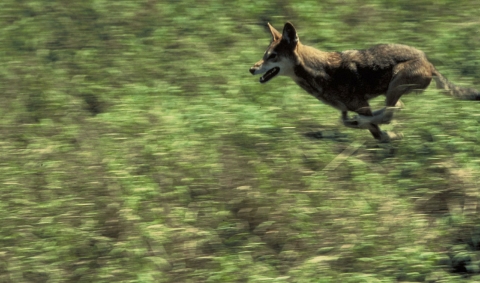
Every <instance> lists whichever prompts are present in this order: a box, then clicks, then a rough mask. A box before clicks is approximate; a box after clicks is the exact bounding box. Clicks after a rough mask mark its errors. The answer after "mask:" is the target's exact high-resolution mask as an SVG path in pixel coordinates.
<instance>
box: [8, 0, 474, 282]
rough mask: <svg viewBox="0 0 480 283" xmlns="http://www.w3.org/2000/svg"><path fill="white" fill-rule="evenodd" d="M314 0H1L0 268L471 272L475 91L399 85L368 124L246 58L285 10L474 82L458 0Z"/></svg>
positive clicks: (400, 275)
mask: <svg viewBox="0 0 480 283" xmlns="http://www.w3.org/2000/svg"><path fill="white" fill-rule="evenodd" d="M317 2H318V1H301V2H298V3H294V2H291V1H283V0H282V1H280V0H279V1H269V2H267V1H256V2H255V3H254V4H252V3H253V2H252V3H247V2H245V3H243V2H230V3H224V2H222V1H215V0H211V1H204V2H202V3H201V4H199V3H198V2H197V1H176V2H173V1H116V2H111V1H83V2H78V3H77V2H51V1H50V2H41V1H20V2H19V1H3V2H2V4H0V11H1V12H0V13H1V17H0V19H1V21H2V25H1V26H2V28H1V29H0V36H1V38H3V39H4V40H3V41H2V43H1V44H0V52H1V56H0V63H1V64H0V66H1V67H0V80H1V81H2V84H1V86H0V88H1V91H2V111H1V112H0V115H1V118H2V119H1V122H0V134H1V139H0V147H1V152H2V158H1V159H0V165H1V166H0V182H1V191H0V192H1V194H0V207H1V209H0V218H1V219H2V225H1V226H0V259H1V260H0V282H476V281H478V280H479V273H480V267H479V266H480V261H479V258H480V254H479V251H478V250H479V246H480V245H479V235H480V234H479V220H478V217H477V210H478V208H477V207H478V198H479V197H478V180H477V179H478V178H477V177H476V176H477V175H478V174H479V170H480V150H479V146H478V144H479V138H480V132H479V130H478V129H479V127H478V125H479V122H480V118H479V117H480V116H479V110H478V105H477V104H476V103H473V102H464V101H458V100H454V99H452V98H450V97H447V96H444V95H443V94H441V93H440V92H438V91H437V90H435V89H434V88H433V87H431V88H429V89H428V90H427V91H426V92H425V93H423V94H420V95H416V94H412V95H408V96H406V97H405V98H403V99H402V100H403V102H404V103H405V105H406V107H405V109H403V110H402V111H400V112H399V113H397V116H396V118H397V119H396V120H395V121H394V123H392V125H388V126H386V127H385V129H388V130H392V131H399V132H403V134H404V136H405V138H404V139H403V140H401V141H397V142H393V143H391V144H378V143H376V142H375V141H374V140H373V139H372V138H371V137H370V134H369V133H368V132H366V131H360V130H353V129H348V128H345V127H343V126H341V123H340V122H339V113H338V111H336V110H335V109H332V108H331V107H328V106H326V105H323V104H321V103H319V102H318V101H316V100H315V99H314V98H312V97H310V96H309V95H308V94H306V93H304V92H303V91H302V90H301V89H300V88H299V87H298V86H296V85H295V84H294V83H293V82H291V80H289V79H287V78H276V79H275V81H272V82H271V83H269V84H266V85H260V84H259V83H258V81H257V80H258V78H257V77H255V78H254V77H252V76H250V74H249V73H248V68H249V67H250V66H251V65H252V64H253V63H254V62H256V61H257V60H259V58H260V56H261V55H262V54H263V51H264V48H266V46H267V44H268V41H269V34H268V32H267V30H266V28H265V23H266V22H267V21H270V22H271V23H272V24H273V25H274V26H276V27H277V28H278V29H280V28H281V26H282V24H283V23H284V22H285V21H287V20H288V21H292V22H293V23H294V24H295V26H296V27H297V29H298V31H299V34H300V40H302V42H304V43H306V44H311V45H315V46H316V47H318V48H320V49H322V50H327V51H333V50H343V49H352V48H365V47H367V46H369V45H371V44H376V43H382V42H383V43H385V42H392V43H393V42H396V43H404V44H410V45H413V46H416V47H418V48H420V49H422V50H424V51H425V52H426V53H427V55H428V56H429V58H430V59H431V61H432V62H434V64H435V65H436V66H437V68H438V69H439V70H440V71H441V72H442V74H444V75H445V76H447V77H448V78H449V79H450V80H451V81H453V82H455V83H457V84H458V85H465V86H474V85H476V86H477V87H478V86H480V75H479V74H480V70H479V67H478V62H479V60H480V59H479V58H480V51H478V50H480V48H479V47H480V40H479V38H478V36H476V31H477V30H478V28H479V25H480V24H479V22H478V19H477V18H478V15H477V13H476V10H477V9H476V5H475V3H472V2H471V1H460V2H459V1H441V2H435V3H432V2H430V1H422V0H416V1H413V2H409V3H408V4H407V3H406V2H404V1H393V2H392V1H336V0H331V1H323V2H322V3H317ZM374 104H375V105H377V106H378V107H379V105H381V99H379V100H376V101H374ZM319 132H321V133H322V137H320V135H319V134H318V133H319Z"/></svg>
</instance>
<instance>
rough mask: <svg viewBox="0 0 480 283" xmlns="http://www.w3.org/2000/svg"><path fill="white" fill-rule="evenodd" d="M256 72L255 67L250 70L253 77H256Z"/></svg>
mask: <svg viewBox="0 0 480 283" xmlns="http://www.w3.org/2000/svg"><path fill="white" fill-rule="evenodd" d="M255 70H256V69H255V68H254V67H251V68H250V73H251V74H252V75H255Z"/></svg>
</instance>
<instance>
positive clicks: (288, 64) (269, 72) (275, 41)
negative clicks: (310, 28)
mask: <svg viewBox="0 0 480 283" xmlns="http://www.w3.org/2000/svg"><path fill="white" fill-rule="evenodd" d="M268 28H269V29H270V33H271V34H272V42H271V43H270V45H269V46H268V48H267V51H265V54H264V55H263V58H262V60H260V61H258V62H257V63H255V65H253V67H251V68H250V73H252V75H260V74H263V76H261V77H260V83H262V84H263V83H266V82H268V81H269V80H271V79H273V78H274V77H276V76H277V75H283V76H290V75H292V72H293V66H294V65H295V61H296V60H295V49H296V48H297V46H298V44H299V43H300V42H299V40H298V35H297V31H296V30H295V28H294V27H293V25H292V24H291V23H290V22H287V23H286V24H285V26H284V27H283V32H282V33H280V32H278V31H277V30H276V29H275V28H274V27H273V26H271V25H270V24H268Z"/></svg>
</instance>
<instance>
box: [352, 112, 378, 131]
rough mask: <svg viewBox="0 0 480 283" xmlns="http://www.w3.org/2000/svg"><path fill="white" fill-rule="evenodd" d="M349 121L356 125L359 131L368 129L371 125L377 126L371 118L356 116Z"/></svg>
mask: <svg viewBox="0 0 480 283" xmlns="http://www.w3.org/2000/svg"><path fill="white" fill-rule="evenodd" d="M349 121H352V123H354V124H356V128H357V129H368V128H369V126H370V124H375V123H374V122H373V121H372V117H371V116H363V115H356V116H354V117H353V118H352V119H350V120H349Z"/></svg>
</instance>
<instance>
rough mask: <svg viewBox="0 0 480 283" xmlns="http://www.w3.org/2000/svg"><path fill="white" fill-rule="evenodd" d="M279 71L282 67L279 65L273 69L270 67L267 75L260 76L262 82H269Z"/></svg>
mask: <svg viewBox="0 0 480 283" xmlns="http://www.w3.org/2000/svg"><path fill="white" fill-rule="evenodd" d="M278 72H280V68H279V67H275V68H273V69H270V70H268V71H267V72H266V73H265V75H263V76H261V77H260V83H262V84H263V83H266V82H268V81H269V80H271V79H272V78H273V77H275V76H276V75H277V74H278Z"/></svg>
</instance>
